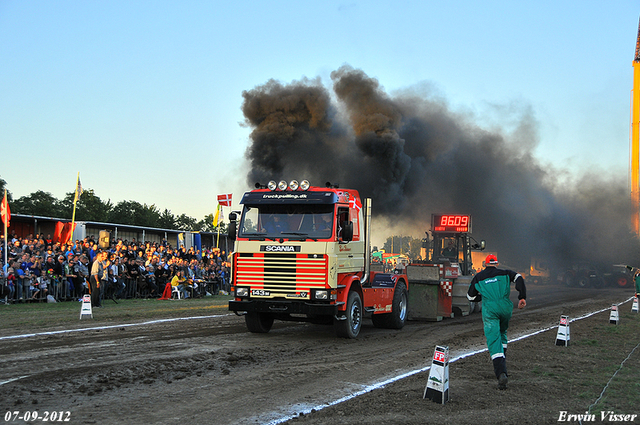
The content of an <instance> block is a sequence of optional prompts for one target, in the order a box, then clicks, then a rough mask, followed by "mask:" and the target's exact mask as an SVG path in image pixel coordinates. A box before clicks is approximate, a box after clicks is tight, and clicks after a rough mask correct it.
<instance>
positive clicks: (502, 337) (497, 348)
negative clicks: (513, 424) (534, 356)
mask: <svg viewBox="0 0 640 425" xmlns="http://www.w3.org/2000/svg"><path fill="white" fill-rule="evenodd" d="M497 265H498V258H497V257H496V256H495V255H493V254H490V255H488V256H487V258H486V260H485V269H484V270H482V271H481V272H480V273H478V274H476V275H475V276H474V277H473V279H472V280H471V284H470V285H469V291H468V292H467V298H469V300H470V301H474V302H479V301H482V322H483V323H484V336H485V337H486V338H487V347H489V354H490V355H491V360H492V361H493V371H494V372H495V374H496V378H498V388H499V389H501V390H504V389H506V388H507V382H508V381H509V379H508V375H507V360H506V357H505V355H506V352H507V329H509V319H511V312H512V310H513V303H512V302H511V300H510V299H509V294H510V292H511V282H515V284H516V290H517V291H518V299H519V300H520V301H518V308H524V307H525V306H526V305H527V302H526V301H525V299H526V298H527V289H526V287H525V285H524V279H523V278H522V276H521V275H520V274H519V273H516V272H514V271H511V270H502V269H498V268H497V267H496V266H497Z"/></svg>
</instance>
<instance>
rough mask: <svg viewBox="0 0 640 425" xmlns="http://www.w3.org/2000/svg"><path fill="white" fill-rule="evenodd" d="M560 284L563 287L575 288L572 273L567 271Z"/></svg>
mask: <svg viewBox="0 0 640 425" xmlns="http://www.w3.org/2000/svg"><path fill="white" fill-rule="evenodd" d="M562 283H564V285H565V286H569V287H571V286H575V284H576V275H575V274H574V273H573V272H572V271H568V272H566V273H565V274H564V277H563V278H562Z"/></svg>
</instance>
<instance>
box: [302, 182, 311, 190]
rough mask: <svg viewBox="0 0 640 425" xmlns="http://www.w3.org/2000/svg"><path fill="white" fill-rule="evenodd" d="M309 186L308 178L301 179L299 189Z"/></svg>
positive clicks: (305, 188)
mask: <svg viewBox="0 0 640 425" xmlns="http://www.w3.org/2000/svg"><path fill="white" fill-rule="evenodd" d="M309 186H310V185H309V180H302V183H300V189H302V190H307V189H309Z"/></svg>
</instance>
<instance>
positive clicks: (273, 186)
mask: <svg viewBox="0 0 640 425" xmlns="http://www.w3.org/2000/svg"><path fill="white" fill-rule="evenodd" d="M267 187H268V188H269V190H276V189H277V188H278V184H277V183H276V182H275V181H273V180H271V181H270V182H269V183H268V184H267Z"/></svg>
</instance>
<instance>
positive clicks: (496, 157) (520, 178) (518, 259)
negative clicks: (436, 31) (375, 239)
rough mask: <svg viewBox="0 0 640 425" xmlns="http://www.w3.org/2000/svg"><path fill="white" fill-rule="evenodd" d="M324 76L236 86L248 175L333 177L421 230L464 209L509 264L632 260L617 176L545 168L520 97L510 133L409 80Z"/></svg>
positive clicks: (349, 71) (633, 246)
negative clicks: (390, 86)
mask: <svg viewBox="0 0 640 425" xmlns="http://www.w3.org/2000/svg"><path fill="white" fill-rule="evenodd" d="M331 79H332V81H333V95H332V93H331V92H330V91H329V90H327V88H325V87H324V86H323V85H322V83H321V81H320V79H315V80H309V79H304V80H301V81H299V82H293V83H291V84H285V85H283V84H281V83H279V82H276V81H273V80H271V81H269V82H267V83H266V84H264V85H263V86H260V87H256V88H254V89H253V90H249V91H245V92H243V97H244V103H243V108H242V109H243V112H244V115H245V118H246V122H247V124H248V125H249V126H251V128H253V131H252V133H251V144H250V146H249V148H248V149H247V152H246V156H247V158H248V160H249V161H250V163H251V170H250V172H249V173H248V176H247V181H248V184H249V185H251V186H253V184H254V183H255V182H258V181H259V182H266V181H267V180H271V179H281V178H284V179H291V178H298V179H300V178H307V179H309V180H310V181H311V182H312V183H315V184H316V185H322V184H323V183H324V182H325V181H331V182H337V183H340V186H341V187H350V188H355V189H358V190H359V191H360V194H361V195H362V196H365V197H371V198H373V206H374V208H373V211H374V217H386V218H387V219H389V220H390V221H393V222H397V223H400V224H402V226H403V227H404V229H406V231H404V232H403V233H404V234H412V232H413V234H414V235H419V234H421V233H422V234H424V233H423V232H424V231H426V230H428V229H429V227H430V217H431V213H469V214H471V215H472V216H473V235H474V236H475V237H476V239H486V241H487V245H488V249H490V250H491V251H497V252H498V254H499V256H500V259H501V260H502V261H503V262H508V263H509V264H514V265H517V266H518V267H528V266H529V263H530V259H531V257H542V258H545V259H547V260H548V261H551V262H553V263H555V264H560V265H561V264H570V263H575V262H578V261H596V262H599V263H603V264H614V263H615V264H620V263H627V264H634V265H636V264H635V263H636V262H638V260H639V257H638V254H639V253H640V249H639V246H638V241H637V238H635V237H634V236H633V235H632V233H631V232H630V228H629V223H630V217H631V208H630V203H629V199H628V198H629V197H628V193H627V192H628V190H627V189H626V178H621V179H618V180H616V179H615V178H610V177H603V176H600V175H591V174H585V175H584V176H581V177H579V178H575V179H573V180H571V181H572V182H573V183H571V184H567V183H566V182H567V181H569V179H568V178H567V175H566V172H564V171H562V170H557V169H554V168H552V167H548V166H542V165H541V163H540V161H538V160H537V159H536V158H535V157H534V156H533V149H534V148H535V146H536V144H537V131H536V128H537V123H536V121H535V118H534V116H533V113H532V112H531V111H530V109H528V108H527V107H526V105H525V106H522V107H520V115H519V118H518V120H519V121H518V123H517V126H516V130H515V131H511V132H507V131H505V130H504V129H497V130H496V129H491V130H486V129H483V128H481V127H479V126H478V125H476V124H474V123H473V120H472V119H470V118H467V117H464V116H463V115H462V114H458V113H454V112H452V111H450V110H449V108H448V107H447V106H446V104H445V103H444V102H443V101H441V100H438V99H433V98H430V97H429V96H426V95H418V94H417V93H416V92H415V91H410V90H407V91H404V92H402V93H401V94H398V95H395V96H390V95H389V94H387V93H386V92H385V91H384V90H383V89H382V88H381V87H380V85H379V83H378V81H377V80H376V79H374V78H370V77H368V76H367V75H366V74H365V73H364V72H363V71H361V70H357V69H353V68H351V67H349V66H343V67H341V68H340V69H338V70H337V71H334V72H332V74H331ZM505 119H506V118H505ZM625 177H626V176H625ZM560 182H563V183H562V184H560ZM637 265H640V264H637Z"/></svg>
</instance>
